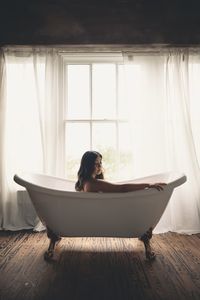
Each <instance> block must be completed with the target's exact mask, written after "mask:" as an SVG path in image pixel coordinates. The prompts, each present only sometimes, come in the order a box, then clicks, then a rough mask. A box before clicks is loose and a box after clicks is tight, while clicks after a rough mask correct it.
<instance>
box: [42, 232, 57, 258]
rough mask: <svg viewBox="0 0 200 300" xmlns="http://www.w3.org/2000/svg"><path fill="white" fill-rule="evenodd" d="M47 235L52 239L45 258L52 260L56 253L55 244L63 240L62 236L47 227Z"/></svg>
mask: <svg viewBox="0 0 200 300" xmlns="http://www.w3.org/2000/svg"><path fill="white" fill-rule="evenodd" d="M47 236H48V238H49V239H50V243H49V248H48V250H47V251H46V252H45V253H44V259H45V260H51V259H52V258H53V255H54V248H55V245H56V244H58V243H59V242H60V241H61V237H60V236H58V235H57V234H55V233H54V232H53V231H52V230H51V229H50V228H48V227H47Z"/></svg>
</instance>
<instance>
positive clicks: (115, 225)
mask: <svg viewBox="0 0 200 300" xmlns="http://www.w3.org/2000/svg"><path fill="white" fill-rule="evenodd" d="M172 192H173V191H172V190H169V189H166V190H165V192H158V193H155V194H154V195H150V196H148V197H147V196H146V197H144V196H141V197H137V198H134V197H133V196H131V197H130V196H128V194H127V193H124V194H123V195H122V198H118V199H115V198H109V199H105V198H104V199H98V198H96V199H95V198H94V199H86V198H81V195H80V194H79V195H78V194H77V195H78V196H77V198H71V199H70V198H68V197H65V196H63V195H62V196H60V197H56V196H54V195H51V194H48V193H39V192H36V191H29V195H30V197H31V199H32V202H33V205H34V207H35V209H36V211H37V213H38V216H39V217H40V219H41V220H43V221H44V222H45V224H46V225H47V226H48V227H49V228H51V229H52V230H53V231H54V232H55V233H58V234H60V235H61V236H69V237H76V236H77V237H82V236H83V237H84V236H85V237H89V236H96V237H101V236H102V237H103V236H104V237H106V236H107V237H109V236H110V237H138V236H140V235H141V234H143V233H144V232H145V231H146V230H148V229H149V227H153V228H154V227H155V226H156V225H157V223H158V222H159V220H160V218H161V216H162V214H163V212H164V210H165V208H166V206H167V204H168V200H169V198H170V196H171V194H172Z"/></svg>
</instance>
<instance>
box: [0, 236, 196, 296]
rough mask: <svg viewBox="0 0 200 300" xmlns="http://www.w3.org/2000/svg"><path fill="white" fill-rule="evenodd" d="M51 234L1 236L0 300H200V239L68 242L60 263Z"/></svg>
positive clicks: (59, 251)
mask: <svg viewBox="0 0 200 300" xmlns="http://www.w3.org/2000/svg"><path fill="white" fill-rule="evenodd" d="M47 247H48V239H47V237H46V233H44V232H43V233H33V232H31V231H21V232H0V299H1V300H4V299H5V300H11V299H15V300H18V299H19V300H31V299H37V300H40V299H46V300H47V299H48V300H51V299H55V300H56V299H69V300H74V299H81V300H82V299H87V300H89V299H92V300H93V299H94V300H96V299H99V300H100V299H101V300H104V299H106V300H107V299H108V300H110V299H115V300H118V299H123V300H126V299H131V300H132V299H137V300H138V299H142V300H145V299H152V300H156V299H170V300H173V299H174V300H175V299H176V300H179V299H180V300H184V299H185V300H189V299H198V300H199V299H200V234H197V235H190V236H188V235H185V236H184V235H179V234H175V233H165V234H159V235H154V236H153V238H152V247H153V249H154V251H155V252H156V254H157V257H156V260H155V261H153V262H148V261H146V260H145V256H144V247H143V244H142V243H141V242H140V241H139V240H138V239H117V238H63V239H62V241H61V242H60V244H59V245H58V246H57V248H56V249H57V251H56V254H57V256H56V257H55V261H54V262H51V263H48V262H46V261H45V260H44V259H43V254H44V252H45V250H46V249H47Z"/></svg>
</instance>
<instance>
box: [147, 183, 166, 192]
mask: <svg viewBox="0 0 200 300" xmlns="http://www.w3.org/2000/svg"><path fill="white" fill-rule="evenodd" d="M165 185H166V183H164V182H159V183H153V184H149V188H155V189H157V190H158V191H162V190H163V186H165Z"/></svg>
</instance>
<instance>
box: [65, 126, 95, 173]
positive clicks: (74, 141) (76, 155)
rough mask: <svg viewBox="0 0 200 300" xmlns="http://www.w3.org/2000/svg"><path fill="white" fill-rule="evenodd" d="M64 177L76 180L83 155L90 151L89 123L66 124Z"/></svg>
mask: <svg viewBox="0 0 200 300" xmlns="http://www.w3.org/2000/svg"><path fill="white" fill-rule="evenodd" d="M65 132H66V136H65V149H66V176H67V178H69V179H76V176H77V172H78V169H79V166H80V160H81V157H82V155H83V153H84V152H85V151H87V150H89V149H90V125H89V123H83V122H80V123H68V124H67V125H66V130H65Z"/></svg>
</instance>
